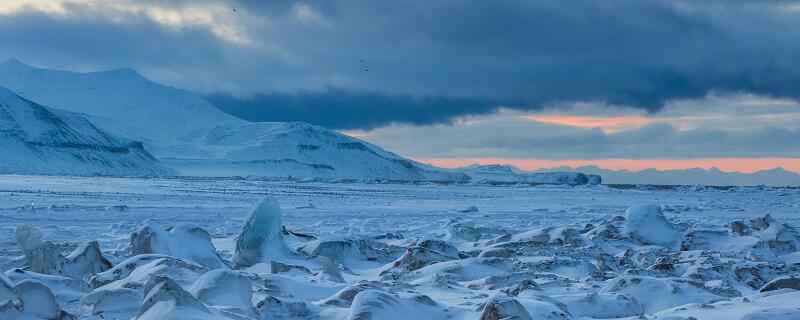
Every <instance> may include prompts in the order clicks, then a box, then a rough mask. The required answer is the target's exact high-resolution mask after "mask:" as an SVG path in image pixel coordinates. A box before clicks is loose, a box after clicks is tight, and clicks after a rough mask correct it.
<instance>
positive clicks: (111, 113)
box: [0, 59, 246, 141]
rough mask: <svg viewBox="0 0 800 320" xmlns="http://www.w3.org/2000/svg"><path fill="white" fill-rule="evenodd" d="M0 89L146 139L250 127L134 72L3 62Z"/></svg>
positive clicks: (14, 61)
mask: <svg viewBox="0 0 800 320" xmlns="http://www.w3.org/2000/svg"><path fill="white" fill-rule="evenodd" d="M0 85H2V86H4V87H6V88H8V89H11V90H12V91H14V92H16V93H17V94H19V95H20V96H23V97H26V98H28V99H31V100H33V101H36V102H37V103H41V104H43V105H46V106H49V107H52V108H58V109H62V110H67V111H73V112H79V113H85V114H88V115H91V116H93V117H101V118H105V119H108V120H111V121H113V122H114V123H115V124H123V125H125V126H126V127H128V128H130V129H133V130H134V131H135V133H136V134H137V135H139V136H140V137H142V138H145V140H153V141H170V140H175V139H179V138H180V137H183V136H184V135H186V133H188V132H193V131H195V130H205V129H207V128H210V127H214V126H220V125H229V124H235V125H239V124H244V123H246V122H245V121H244V120H241V119H238V118H236V117H233V116H231V115H229V114H227V113H225V112H222V111H221V110H219V109H217V108H216V107H214V106H213V105H211V104H209V103H208V102H206V101H205V100H203V99H202V98H200V97H198V96H196V95H194V94H192V93H190V92H187V91H183V90H179V89H175V88H172V87H168V86H164V85H161V84H158V83H155V82H152V81H150V80H147V79H146V78H144V77H142V76H141V75H140V74H139V73H137V72H136V71H134V70H133V69H119V70H111V71H103V72H91V73H75V72H67V71H58V70H49V69H40V68H35V67H32V66H29V65H26V64H24V63H22V62H20V61H19V60H16V59H8V60H6V61H5V62H3V63H0Z"/></svg>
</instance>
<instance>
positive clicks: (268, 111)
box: [0, 0, 800, 129]
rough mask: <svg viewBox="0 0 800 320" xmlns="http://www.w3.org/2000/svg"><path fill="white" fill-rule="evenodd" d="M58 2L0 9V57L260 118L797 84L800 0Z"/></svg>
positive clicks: (473, 111)
mask: <svg viewBox="0 0 800 320" xmlns="http://www.w3.org/2000/svg"><path fill="white" fill-rule="evenodd" d="M56 2H58V3H62V7H63V8H65V9H63V10H48V9H43V8H37V7H35V6H27V7H25V6H23V7H15V8H13V9H8V10H5V11H3V10H2V9H0V14H2V19H0V55H7V56H15V57H18V58H20V59H22V60H23V61H25V62H29V63H32V64H34V65H40V66H46V67H58V68H63V69H83V70H86V69H103V68H116V67H133V68H135V69H137V70H139V71H140V72H142V73H143V74H145V75H146V76H148V77H150V78H152V79H154V80H156V81H159V82H164V83H168V84H171V85H175V86H178V87H181V88H185V89H189V90H193V91H196V92H199V93H201V94H205V95H206V96H207V97H208V99H209V100H211V101H212V102H214V103H215V104H217V105H219V106H220V107H221V108H223V109H225V110H227V111H229V112H231V113H233V114H235V115H238V116H240V117H242V118H245V119H249V120H257V121H293V120H297V121H307V122H311V123H316V124H321V125H325V126H329V127H332V128H341V129H369V128H376V127H381V126H385V125H389V124H393V123H408V124H417V125H419V124H438V123H453V122H454V121H456V120H457V119H459V118H462V117H467V116H471V115H483V114H489V113H493V112H495V111H496V110H498V108H499V107H501V106H502V107H504V108H507V109H515V110H520V111H530V110H541V109H543V108H557V107H559V106H563V105H569V104H571V103H574V102H598V103H601V104H607V105H621V106H629V107H633V108H639V109H643V110H646V111H648V112H657V111H659V110H660V109H661V108H663V107H664V105H665V104H666V103H668V102H670V101H675V100H681V99H700V98H703V97H705V96H707V95H708V94H709V93H710V92H714V93H715V94H739V93H752V94H756V95H761V96H767V97H772V98H789V99H797V98H799V97H800V42H798V41H796V35H797V33H798V31H800V7H798V6H797V5H795V4H793V3H792V2H783V1H775V2H763V1H703V2H699V1H671V2H667V1H632V0H612V1H577V2H564V1H505V0H500V1H482V2H480V1H479V2H470V3H468V4H465V3H464V2H462V1H455V0H441V1H425V2H421V1H367V0H355V1H306V2H294V1H243V0H242V1H231V2H218V1H178V2H173V1H154V0H149V1H146V2H135V3H131V4H120V3H119V2H114V3H116V4H115V5H110V4H103V2H90V4H76V3H72V2H70V1H56ZM231 7H237V9H238V10H237V12H235V13H234V12H232V10H231ZM175 13H181V14H182V15H178V16H179V17H188V18H183V19H179V18H176V16H175V15H174V14H175ZM45 38H46V39H47V40H44V39H45ZM361 60H364V62H362V61H361ZM367 69H369V71H366V70H367Z"/></svg>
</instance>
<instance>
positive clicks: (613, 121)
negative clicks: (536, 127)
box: [522, 116, 653, 132]
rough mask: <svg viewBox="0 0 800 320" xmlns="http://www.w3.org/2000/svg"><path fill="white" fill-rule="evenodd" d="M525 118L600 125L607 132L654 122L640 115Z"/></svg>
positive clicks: (589, 126)
mask: <svg viewBox="0 0 800 320" xmlns="http://www.w3.org/2000/svg"><path fill="white" fill-rule="evenodd" d="M522 118H523V119H527V120H533V121H538V122H544V123H552V124H558V125H562V126H571V127H582V128H595V127H600V128H602V129H603V131H606V132H617V131H623V130H630V129H636V128H639V127H642V126H645V125H647V124H650V123H652V122H653V121H652V120H651V119H648V118H646V117H640V116H622V117H586V116H522Z"/></svg>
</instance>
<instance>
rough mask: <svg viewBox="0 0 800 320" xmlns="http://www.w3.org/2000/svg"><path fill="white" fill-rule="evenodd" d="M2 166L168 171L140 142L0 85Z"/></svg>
mask: <svg viewBox="0 0 800 320" xmlns="http://www.w3.org/2000/svg"><path fill="white" fill-rule="evenodd" d="M0 150H1V151H2V152H0V172H2V173H35V174H65V173H66V174H78V175H93V174H101V175H136V176H141V175H157V174H172V170H170V169H167V168H164V167H162V166H160V165H159V163H158V161H157V160H156V159H155V158H154V157H153V156H151V155H150V154H149V153H148V152H147V151H145V150H144V148H143V147H142V144H141V143H139V142H132V141H127V140H124V139H120V138H118V137H115V136H113V135H112V134H109V133H107V132H105V131H103V130H101V129H99V128H97V127H96V126H95V125H93V124H92V123H91V122H90V121H89V120H87V119H86V118H84V117H82V116H81V115H79V114H76V113H72V112H66V111H61V110H52V109H48V108H46V107H44V106H41V105H39V104H37V103H35V102H32V101H30V100H26V99H24V98H21V97H20V96H18V95H17V94H15V93H14V92H12V91H10V90H8V89H6V88H3V87H0Z"/></svg>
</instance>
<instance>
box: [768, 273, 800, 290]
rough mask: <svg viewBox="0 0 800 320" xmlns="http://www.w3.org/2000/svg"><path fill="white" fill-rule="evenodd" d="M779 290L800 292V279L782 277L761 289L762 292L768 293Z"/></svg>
mask: <svg viewBox="0 0 800 320" xmlns="http://www.w3.org/2000/svg"><path fill="white" fill-rule="evenodd" d="M778 289H794V290H800V278H794V277H780V278H777V279H773V280H772V281H770V282H767V284H765V285H764V287H763V288H761V290H759V291H761V292H767V291H772V290H778Z"/></svg>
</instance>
